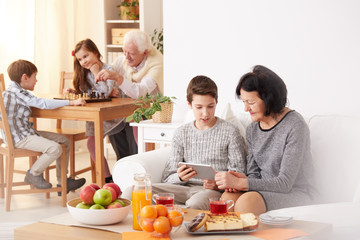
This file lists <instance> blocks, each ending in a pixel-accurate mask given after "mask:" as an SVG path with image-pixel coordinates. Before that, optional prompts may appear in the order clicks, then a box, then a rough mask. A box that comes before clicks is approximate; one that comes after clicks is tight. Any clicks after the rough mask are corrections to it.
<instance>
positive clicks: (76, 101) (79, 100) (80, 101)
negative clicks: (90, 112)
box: [70, 98, 86, 106]
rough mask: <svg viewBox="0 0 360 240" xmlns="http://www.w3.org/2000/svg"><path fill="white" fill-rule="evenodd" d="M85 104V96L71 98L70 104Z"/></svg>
mask: <svg viewBox="0 0 360 240" xmlns="http://www.w3.org/2000/svg"><path fill="white" fill-rule="evenodd" d="M85 104H86V102H85V100H84V99H83V98H78V99H75V100H70V106H84V105H85Z"/></svg>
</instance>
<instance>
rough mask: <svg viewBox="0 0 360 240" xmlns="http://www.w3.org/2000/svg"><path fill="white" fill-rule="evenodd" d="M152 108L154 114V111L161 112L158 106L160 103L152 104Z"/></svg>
mask: <svg viewBox="0 0 360 240" xmlns="http://www.w3.org/2000/svg"><path fill="white" fill-rule="evenodd" d="M152 107H153V109H154V110H155V112H156V111H161V105H160V103H158V102H154V103H153V105H152ZM155 112H154V113H155Z"/></svg>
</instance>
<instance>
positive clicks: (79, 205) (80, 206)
mask: <svg viewBox="0 0 360 240" xmlns="http://www.w3.org/2000/svg"><path fill="white" fill-rule="evenodd" d="M90 207H91V205H90V204H85V203H83V202H81V203H78V204H76V208H83V209H89V208H90Z"/></svg>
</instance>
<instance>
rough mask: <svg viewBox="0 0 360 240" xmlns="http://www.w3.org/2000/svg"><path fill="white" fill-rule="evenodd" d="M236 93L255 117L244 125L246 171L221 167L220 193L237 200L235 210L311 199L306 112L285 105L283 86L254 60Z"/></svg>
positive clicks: (255, 210) (256, 210)
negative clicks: (301, 112) (300, 112)
mask: <svg viewBox="0 0 360 240" xmlns="http://www.w3.org/2000/svg"><path fill="white" fill-rule="evenodd" d="M236 95H237V96H238V97H239V98H240V99H241V100H242V102H243V103H244V105H245V111H246V112H249V113H250V116H251V120H252V121H253V122H252V123H251V124H250V125H249V126H248V127H247V129H246V141H247V145H248V156H247V175H246V176H245V175H244V174H241V173H236V172H231V171H229V172H219V173H217V174H216V176H215V181H216V184H217V185H218V187H219V189H224V190H225V192H224V193H223V195H222V197H223V198H225V199H231V200H233V201H234V202H235V206H234V209H230V210H234V211H236V212H253V213H255V214H261V213H264V212H266V211H269V210H273V209H278V208H285V207H293V206H300V205H308V204H311V203H313V201H314V199H315V196H316V195H317V192H316V190H315V189H314V188H313V186H312V185H313V183H314V182H313V180H312V179H313V166H312V158H311V153H310V133H309V128H308V126H307V124H306V122H305V121H304V118H303V117H302V116H301V115H300V114H299V113H298V112H296V111H295V110H291V109H290V108H288V107H286V103H287V89H286V85H285V83H284V82H283V80H282V79H281V78H280V77H279V76H278V75H277V74H276V73H274V72H273V71H271V70H270V69H268V68H266V67H264V66H260V65H257V66H255V67H254V68H253V70H252V72H249V73H246V74H245V75H243V76H242V77H241V79H240V81H239V83H238V85H237V88H236Z"/></svg>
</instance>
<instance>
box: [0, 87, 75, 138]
mask: <svg viewBox="0 0 360 240" xmlns="http://www.w3.org/2000/svg"><path fill="white" fill-rule="evenodd" d="M2 96H3V99H4V105H5V109H6V113H7V115H8V116H7V117H8V121H9V126H10V132H11V135H12V137H13V140H14V144H16V143H18V142H19V141H20V140H22V139H23V138H25V137H27V136H30V135H37V133H36V131H35V130H34V128H33V123H32V122H30V117H31V107H36V108H40V109H54V108H58V107H63V106H68V105H69V104H70V101H69V100H53V99H44V98H37V97H35V96H34V95H32V94H31V93H30V92H28V91H27V90H25V89H24V88H22V87H21V86H20V85H19V84H18V83H17V82H14V81H12V82H11V84H10V86H9V88H8V89H7V90H6V91H4V92H3V93H2ZM2 134H3V133H2ZM3 135H4V134H3ZM4 139H5V138H4Z"/></svg>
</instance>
